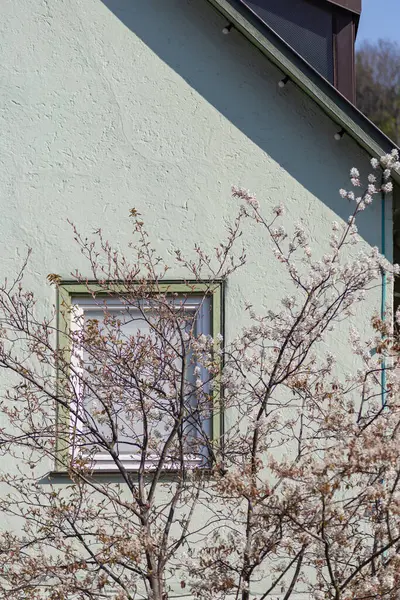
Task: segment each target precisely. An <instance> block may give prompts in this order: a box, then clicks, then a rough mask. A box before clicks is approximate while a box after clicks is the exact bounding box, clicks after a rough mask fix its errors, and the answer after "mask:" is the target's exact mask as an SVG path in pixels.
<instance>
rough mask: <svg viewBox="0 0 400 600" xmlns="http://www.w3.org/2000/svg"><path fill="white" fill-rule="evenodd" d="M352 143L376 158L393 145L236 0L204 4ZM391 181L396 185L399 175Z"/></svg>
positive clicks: (399, 180) (214, 1) (218, 0)
mask: <svg viewBox="0 0 400 600" xmlns="http://www.w3.org/2000/svg"><path fill="white" fill-rule="evenodd" d="M207 1H208V2H209V3H210V4H212V5H213V6H214V7H215V9H216V10H217V11H218V12H219V13H221V14H222V15H223V16H224V17H225V18H226V19H227V20H228V21H229V22H230V23H232V24H233V25H234V27H235V28H236V29H237V30H238V31H240V32H241V33H242V34H243V35H244V36H245V37H246V38H247V39H248V40H249V41H250V42H251V43H252V44H253V45H254V46H255V47H256V48H257V49H258V50H260V51H261V52H262V54H264V55H265V56H266V57H267V58H268V59H269V60H270V61H271V62H272V63H273V64H275V66H277V67H278V68H279V69H280V70H281V71H282V73H283V74H284V75H286V76H288V77H289V78H290V79H291V80H292V81H293V82H294V83H295V84H296V85H297V86H298V87H299V88H300V89H302V90H303V91H304V92H305V93H306V94H307V96H309V97H310V98H311V99H312V100H314V101H315V102H316V103H317V104H318V105H319V106H320V108H321V109H322V110H323V111H324V112H325V113H326V114H327V115H328V116H329V117H330V118H331V119H332V120H333V121H334V122H335V123H337V125H338V127H339V128H340V129H343V130H344V131H345V132H346V133H347V134H348V135H349V136H350V137H351V138H352V139H353V140H354V141H356V142H357V143H358V144H359V145H360V146H361V147H362V148H363V149H364V150H366V151H367V152H368V154H370V156H371V157H375V158H380V157H381V156H382V155H383V154H387V153H388V152H390V151H391V150H392V149H393V148H396V147H397V146H396V144H395V143H394V142H393V141H392V140H390V139H389V138H388V137H387V136H386V135H385V134H384V133H383V132H382V131H381V130H380V129H379V128H378V127H376V125H374V124H373V123H372V122H371V121H370V120H369V119H368V118H367V117H366V116H365V115H364V114H363V113H361V112H360V111H359V110H358V109H357V108H356V107H355V106H354V105H353V104H352V103H351V102H350V101H349V100H347V98H345V97H344V96H343V95H342V94H341V93H340V92H339V91H338V90H337V89H336V88H334V87H333V85H332V84H331V83H330V82H329V81H327V80H326V79H325V78H324V77H323V76H322V75H320V73H318V72H317V71H316V70H315V69H314V68H313V67H312V66H311V65H310V64H309V63H308V62H307V61H305V60H304V58H302V57H301V56H300V55H299V54H297V52H295V50H293V49H292V48H291V47H290V46H289V45H288V44H287V43H286V42H285V41H284V40H283V39H282V38H281V37H279V36H278V35H277V34H276V33H275V32H274V31H273V30H272V29H271V28H270V27H269V26H268V25H266V24H265V23H264V22H262V21H261V20H260V19H259V18H258V17H257V16H256V15H255V14H254V13H253V12H252V11H251V10H250V9H249V8H247V6H246V5H244V4H242V3H241V2H240V0H207ZM393 179H394V180H395V181H396V183H398V184H400V173H397V172H395V173H394V174H393Z"/></svg>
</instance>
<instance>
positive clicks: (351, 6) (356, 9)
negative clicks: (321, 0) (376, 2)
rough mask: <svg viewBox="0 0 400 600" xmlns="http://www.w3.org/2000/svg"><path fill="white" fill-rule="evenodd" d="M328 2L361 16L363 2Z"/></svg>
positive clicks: (351, 0) (348, 0) (336, 0)
mask: <svg viewBox="0 0 400 600" xmlns="http://www.w3.org/2000/svg"><path fill="white" fill-rule="evenodd" d="M326 2H328V3H329V4H334V5H335V6H339V7H340V8H344V9H345V10H349V11H350V12H352V13H355V14H356V15H358V17H359V16H360V15H361V0H326Z"/></svg>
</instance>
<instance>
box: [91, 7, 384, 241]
mask: <svg viewBox="0 0 400 600" xmlns="http://www.w3.org/2000/svg"><path fill="white" fill-rule="evenodd" d="M101 1H102V2H103V3H104V5H105V6H106V7H107V8H108V9H109V10H110V11H111V12H112V13H114V15H115V16H116V17H117V18H118V19H119V20H120V21H121V22H122V23H123V24H124V25H125V26H126V27H128V28H129V29H130V30H131V31H132V32H133V33H134V34H135V35H136V36H138V37H139V38H140V39H141V40H142V41H143V42H144V43H145V44H146V45H147V46H148V47H149V48H150V49H151V50H152V51H153V52H154V53H155V54H157V56H158V57H159V58H160V59H161V60H162V61H164V62H165V63H166V64H167V65H168V66H169V67H171V68H172V69H173V70H174V71H175V72H176V73H177V74H178V75H179V76H180V77H182V78H183V79H184V80H185V81H187V82H188V83H189V85H190V86H191V87H192V88H193V89H195V90H196V91H197V92H198V93H199V94H200V95H201V96H202V97H203V98H204V99H205V100H206V101H207V102H209V103H210V104H211V105H213V106H214V107H215V108H216V109H217V110H218V111H219V112H220V113H221V114H222V115H223V116H224V117H225V118H226V119H228V120H229V121H230V122H231V123H232V124H233V125H234V126H235V127H237V128H238V129H239V130H241V131H242V132H243V133H244V134H245V135H246V136H247V137H248V138H250V139H251V140H252V142H253V143H255V144H257V145H258V146H259V147H260V148H261V149H262V150H263V151H264V152H266V153H267V154H268V155H269V156H271V158H272V159H273V160H274V161H275V162H276V163H278V164H279V165H280V166H281V167H282V168H283V169H284V170H285V171H287V172H288V173H289V174H290V175H291V176H292V177H293V178H295V179H296V180H297V181H299V182H300V183H301V184H302V186H303V187H305V188H306V189H308V190H309V191H310V192H311V193H312V194H313V195H315V196H316V197H318V198H320V199H322V200H323V201H324V202H325V204H326V205H327V206H329V208H331V209H332V210H333V211H334V212H336V214H337V215H338V216H339V217H341V218H343V219H346V220H347V217H348V215H349V214H350V211H351V209H352V206H349V204H348V202H347V201H343V200H342V199H341V198H340V197H339V194H338V189H339V188H340V187H346V186H348V185H349V179H348V173H349V170H350V168H351V167H352V166H357V167H359V168H360V169H362V168H363V166H364V167H365V164H366V158H365V154H364V153H363V151H362V150H361V149H360V148H359V147H358V146H357V145H356V144H355V143H354V142H353V141H352V140H350V139H349V138H348V137H347V136H344V138H343V139H342V140H341V141H340V142H337V141H335V140H334V137H333V136H334V133H335V132H337V130H338V126H337V125H336V124H335V123H333V122H332V121H330V119H329V118H328V117H327V116H325V115H324V114H323V112H322V111H321V110H320V108H319V107H318V106H317V105H316V104H315V103H314V102H312V101H311V100H309V99H308V98H307V97H306V96H305V95H304V94H303V93H302V92H301V91H300V90H299V89H298V88H297V87H295V86H294V85H291V84H289V85H287V86H286V87H285V88H284V89H283V90H280V89H279V88H278V86H277V83H278V81H279V80H280V79H281V78H282V73H281V72H280V71H279V69H277V68H276V67H274V66H273V65H272V64H271V63H270V62H269V61H268V60H267V59H266V58H265V57H263V56H262V55H261V53H260V52H259V51H258V50H257V49H256V48H254V47H253V46H252V45H251V44H250V42H248V40H246V39H245V38H244V37H243V36H242V35H241V34H240V33H238V32H237V31H232V33H231V35H229V36H223V35H222V28H223V27H224V26H225V25H226V20H225V19H224V18H223V17H222V16H221V15H219V14H218V13H217V12H216V11H215V10H214V9H213V7H212V6H211V5H210V4H209V3H208V2H207V0H168V1H166V0H101ZM127 60H129V57H127ZM238 152H239V153H240V148H238ZM362 171H364V169H362ZM362 174H364V173H363V172H362ZM246 185H247V186H249V187H251V185H252V178H251V174H249V180H248V183H247V181H246ZM259 196H260V197H261V196H262V191H261V192H260V193H259ZM299 201H301V200H299ZM377 202H378V200H377ZM366 212H368V211H366ZM375 215H376V213H375ZM304 216H305V218H307V206H304ZM358 225H359V232H360V235H362V237H364V239H365V240H366V241H367V242H368V243H369V244H371V245H374V246H375V245H378V246H379V245H380V235H379V231H380V227H379V225H378V224H376V227H371V215H370V217H369V219H368V218H367V217H366V216H365V215H364V214H363V215H361V217H360V220H359V223H358ZM314 226H315V227H316V228H317V227H318V224H317V223H315V224H314Z"/></svg>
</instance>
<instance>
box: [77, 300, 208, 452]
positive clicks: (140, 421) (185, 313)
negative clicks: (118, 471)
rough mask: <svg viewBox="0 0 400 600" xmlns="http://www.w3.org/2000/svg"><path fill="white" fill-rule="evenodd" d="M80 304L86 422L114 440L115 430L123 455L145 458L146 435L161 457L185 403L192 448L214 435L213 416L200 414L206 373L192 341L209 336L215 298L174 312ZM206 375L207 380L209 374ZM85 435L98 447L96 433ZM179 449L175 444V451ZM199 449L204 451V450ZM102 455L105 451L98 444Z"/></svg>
mask: <svg viewBox="0 0 400 600" xmlns="http://www.w3.org/2000/svg"><path fill="white" fill-rule="evenodd" d="M74 305H75V306H76V308H77V312H78V313H79V314H80V316H77V317H76V319H75V321H76V323H77V326H76V327H77V329H78V330H79V329H80V330H81V331H83V330H85V332H86V333H85V335H84V336H83V340H84V342H83V343H82V344H81V347H80V361H81V363H80V364H81V366H82V371H81V380H83V381H84V385H81V386H80V387H81V389H80V391H79V394H80V398H81V407H82V411H83V412H84V415H85V418H87V419H89V422H91V423H92V424H93V425H95V426H96V427H97V429H98V430H99V431H100V432H101V433H102V434H103V435H105V436H106V437H107V439H109V440H111V439H112V431H113V428H114V433H115V432H117V440H118V441H117V444H116V448H117V449H118V453H119V454H121V455H126V456H127V455H132V456H134V455H136V456H137V455H138V454H140V451H141V450H142V448H143V444H144V442H145V438H144V434H146V436H147V438H148V446H147V453H148V454H151V452H154V453H155V454H157V450H159V446H160V444H162V443H163V441H165V440H166V439H167V437H168V435H169V433H170V432H171V430H172V427H173V426H174V423H175V422H176V417H177V416H178V414H179V410H181V409H182V400H184V403H185V418H184V421H183V423H182V425H181V436H182V440H183V445H184V447H185V451H187V452H190V451H193V448H194V444H193V442H194V439H195V438H196V436H197V435H198V430H199V425H200V426H201V427H202V428H203V427H204V428H205V429H207V430H209V429H210V423H209V419H206V420H205V421H204V419H203V421H200V417H199V415H198V414H197V413H198V410H197V396H198V395H197V393H196V379H198V377H199V375H198V374H195V365H194V364H193V357H192V354H191V352H190V347H189V345H188V339H189V333H190V331H193V332H194V333H195V334H196V335H198V334H200V333H204V334H206V335H208V334H209V333H210V308H211V303H210V300H209V299H207V300H206V301H204V299H203V298H195V297H191V298H187V299H185V298H178V299H175V300H174V302H173V303H171V304H170V307H171V310H170V312H169V314H168V311H167V312H166V310H165V309H166V307H165V304H164V306H163V305H162V304H158V303H157V301H155V302H154V303H152V304H149V303H147V304H146V305H140V306H136V307H135V306H129V307H128V308H127V307H126V306H125V307H124V306H121V305H118V303H117V302H116V301H113V300H111V301H107V304H106V306H105V305H104V303H102V302H101V301H99V302H98V303H97V304H96V302H95V301H93V300H91V299H85V300H82V299H75V300H74ZM92 330H93V331H96V336H95V338H94V339H95V340H96V341H95V342H94V343H91V338H90V335H87V332H88V331H92ZM99 339H100V342H99V341H98V340H99ZM183 361H184V362H185V365H184V362H183ZM183 365H184V366H183ZM203 371H204V370H203ZM200 377H201V378H203V380H205V377H206V374H204V373H201V375H200ZM182 386H183V387H182ZM205 387H207V386H205ZM206 391H207V389H206ZM92 418H93V420H91V419H92ZM82 433H85V436H84V438H83V439H81V444H82V442H83V443H84V445H85V447H86V449H92V450H93V449H94V448H95V446H94V445H93V444H94V442H95V438H94V436H93V435H92V434H90V433H89V432H82ZM197 446H198V444H197ZM176 451H177V448H176V447H175V448H174V447H172V454H173V453H174V452H175V453H176ZM197 451H201V450H199V449H198V447H197ZM96 452H97V453H100V454H101V453H105V452H106V449H105V448H104V449H102V448H101V447H99V446H98V445H96ZM171 458H172V457H171Z"/></svg>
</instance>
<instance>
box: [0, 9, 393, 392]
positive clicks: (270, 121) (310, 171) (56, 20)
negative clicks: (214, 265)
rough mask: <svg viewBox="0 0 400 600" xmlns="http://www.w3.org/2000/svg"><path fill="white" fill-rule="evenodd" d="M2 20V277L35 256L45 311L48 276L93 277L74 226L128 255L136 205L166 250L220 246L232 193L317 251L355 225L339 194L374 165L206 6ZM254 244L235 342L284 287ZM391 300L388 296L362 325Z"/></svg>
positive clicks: (372, 220) (376, 208)
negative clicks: (280, 214)
mask: <svg viewBox="0 0 400 600" xmlns="http://www.w3.org/2000/svg"><path fill="white" fill-rule="evenodd" d="M1 12H2V19H1V23H0V30H1V31H0V44H1V55H2V59H1V64H0V73H1V85H0V98H1V100H0V103H1V111H0V128H1V137H0V181H1V198H2V200H1V202H2V211H1V219H0V277H1V278H4V277H5V276H9V275H11V274H12V273H13V272H15V271H16V270H17V268H18V267H19V266H20V263H21V261H22V256H23V255H24V253H25V249H26V247H32V248H33V250H34V252H33V257H32V260H31V263H30V266H29V270H28V277H27V284H28V285H29V286H30V287H31V288H32V289H33V290H34V292H35V293H36V294H38V296H39V298H40V299H41V300H42V304H41V306H42V309H43V311H44V312H45V311H47V310H49V308H50V306H51V304H52V303H53V302H54V299H55V297H54V288H52V287H50V286H48V285H47V284H46V282H45V279H46V275H47V274H48V273H59V274H60V275H61V276H63V277H66V278H68V277H69V275H70V273H71V271H74V270H75V269H76V268H78V269H86V267H85V263H83V260H82V257H81V254H80V253H79V250H78V249H77V248H76V246H74V244H73V242H72V232H71V229H70V227H69V226H68V225H67V223H66V220H67V218H69V219H70V220H72V221H73V222H74V223H75V224H76V225H77V226H78V228H79V229H80V230H81V231H83V232H84V233H90V232H91V231H92V230H93V229H96V228H98V227H102V228H103V230H104V233H105V235H106V237H108V238H109V239H111V240H112V241H116V242H118V243H119V244H120V245H121V246H122V247H126V246H127V243H128V241H129V234H130V223H129V219H128V211H129V209H130V208H131V207H133V206H135V207H136V208H137V209H139V210H140V212H141V213H142V214H143V216H144V219H145V221H146V222H147V224H148V227H149V230H150V232H151V235H152V239H153V240H154V242H155V244H156V245H157V248H158V250H159V251H160V252H161V253H162V254H163V255H165V256H168V253H169V252H171V250H172V249H173V247H175V246H178V247H181V248H182V249H183V250H185V251H188V250H189V249H191V248H192V247H193V244H194V242H195V241H199V242H202V243H203V245H204V246H205V247H206V248H212V247H214V245H216V244H217V243H218V241H219V240H220V238H221V235H222V231H223V221H224V219H226V218H229V217H230V216H232V215H233V213H234V206H235V203H234V202H233V201H232V200H231V199H230V188H231V184H239V185H243V186H245V187H247V188H250V189H251V190H252V191H254V192H255V193H256V194H257V196H258V197H259V199H260V201H261V202H262V203H263V204H265V206H266V207H272V206H275V205H276V204H278V203H279V202H280V201H281V200H283V202H284V203H285V204H286V205H287V207H288V217H287V218H288V220H289V221H290V222H292V223H293V222H296V221H298V220H299V219H301V218H303V219H304V220H305V221H306V223H307V225H308V226H309V227H310V229H311V232H312V236H313V240H314V241H313V246H314V247H315V248H318V247H320V246H323V247H327V238H328V235H329V231H330V225H331V222H332V220H333V219H340V218H347V215H348V212H349V206H348V204H347V201H346V202H345V201H344V200H342V199H341V198H340V197H339V195H338V193H337V190H338V189H339V188H340V187H345V186H346V185H347V174H348V170H349V168H350V167H352V166H358V167H359V168H361V169H364V172H365V169H366V168H367V167H366V165H367V160H368V157H367V156H366V155H365V153H364V152H363V151H361V150H360V149H359V147H358V146H357V145H356V144H355V143H354V142H352V141H351V140H350V139H349V138H348V137H346V136H345V137H344V138H343V139H342V140H341V141H340V142H336V141H335V140H334V138H333V135H334V133H335V131H337V129H338V127H337V126H336V125H335V124H334V123H332V122H331V121H330V120H329V119H328V118H327V117H326V116H325V115H324V114H323V113H322V112H321V110H320V109H319V108H318V107H317V106H316V105H315V104H313V103H312V101H310V100H309V99H308V98H307V97H306V96H305V95H304V94H303V93H301V92H300V91H299V90H298V89H297V88H295V87H293V85H290V84H289V85H288V86H286V88H285V89H284V90H280V89H278V87H277V82H278V80H279V79H280V78H281V74H280V73H279V71H278V70H277V69H276V68H275V67H272V66H271V65H270V64H269V63H268V61H267V60H266V59H265V58H264V57H263V56H262V55H261V54H260V53H259V52H258V51H257V50H256V49H254V48H253V47H252V46H251V45H250V44H249V42H247V41H246V40H245V39H244V38H243V37H241V36H240V35H239V34H238V33H237V32H233V33H232V34H231V35H229V36H223V35H222V34H221V30H222V27H223V26H224V24H225V21H224V19H223V18H221V17H220V16H219V15H218V14H217V13H216V12H215V11H214V10H213V9H212V8H211V7H210V5H209V4H208V3H207V2H206V0H189V1H186V0H141V1H139V0H104V1H102V0H43V1H41V0H18V2H16V1H15V0H3V2H2V11H1ZM387 215H388V224H387V225H388V227H387V229H388V231H390V227H391V224H390V217H391V210H390V207H389V206H388V210H387ZM380 219H381V212H380V205H379V203H378V202H376V203H375V204H374V205H373V206H372V208H371V209H369V210H368V211H366V212H365V213H364V215H363V217H362V219H361V220H360V223H359V225H360V233H361V235H362V236H363V237H364V239H365V240H366V243H368V244H370V245H378V246H380V244H381V238H380V232H381V227H380ZM286 222H287V221H286ZM387 243H388V253H389V256H390V254H391V242H390V240H389V239H388V241H387ZM246 244H247V255H248V264H247V266H246V267H245V268H244V269H243V270H242V271H240V272H239V273H238V274H236V275H235V276H234V277H233V278H232V279H231V280H230V281H229V282H228V286H227V297H226V328H227V337H228V339H229V337H231V336H232V335H233V334H234V333H235V331H237V328H238V327H240V325H241V323H242V322H243V307H244V303H245V301H248V302H250V303H252V304H254V305H255V307H260V308H261V306H264V307H266V306H270V305H273V304H274V303H276V302H277V300H278V299H279V298H280V297H281V296H282V295H283V294H284V293H285V287H286V283H285V280H283V279H282V277H281V273H280V271H279V268H278V267H277V266H276V265H275V263H274V262H271V258H270V251H269V248H268V247H265V246H264V245H263V240H262V238H261V236H260V235H259V232H258V231H253V230H252V231H249V237H248V238H247V242H246ZM172 265H173V263H172V259H171V266H172ZM180 275H181V273H180V272H179V270H178V269H176V268H175V267H173V268H172V269H171V271H170V272H169V277H170V278H173V277H179V276H180ZM379 303H380V291H379V290H376V291H375V292H374V295H373V297H371V300H370V304H369V305H366V311H365V314H363V313H362V311H360V313H359V317H358V318H359V320H358V326H359V327H360V329H362V330H363V329H364V328H365V327H366V326H367V322H368V319H367V313H368V312H369V311H370V309H371V310H372V308H376V309H377V310H378V309H379V306H380V304H379ZM341 341H342V342H345V340H341ZM336 343H340V341H338V339H337V338H336V341H335V344H336ZM342 358H343V362H344V363H346V362H348V361H349V360H350V356H349V355H348V354H346V353H344V354H343V355H342ZM0 375H1V374H0ZM3 382H4V380H3Z"/></svg>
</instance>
